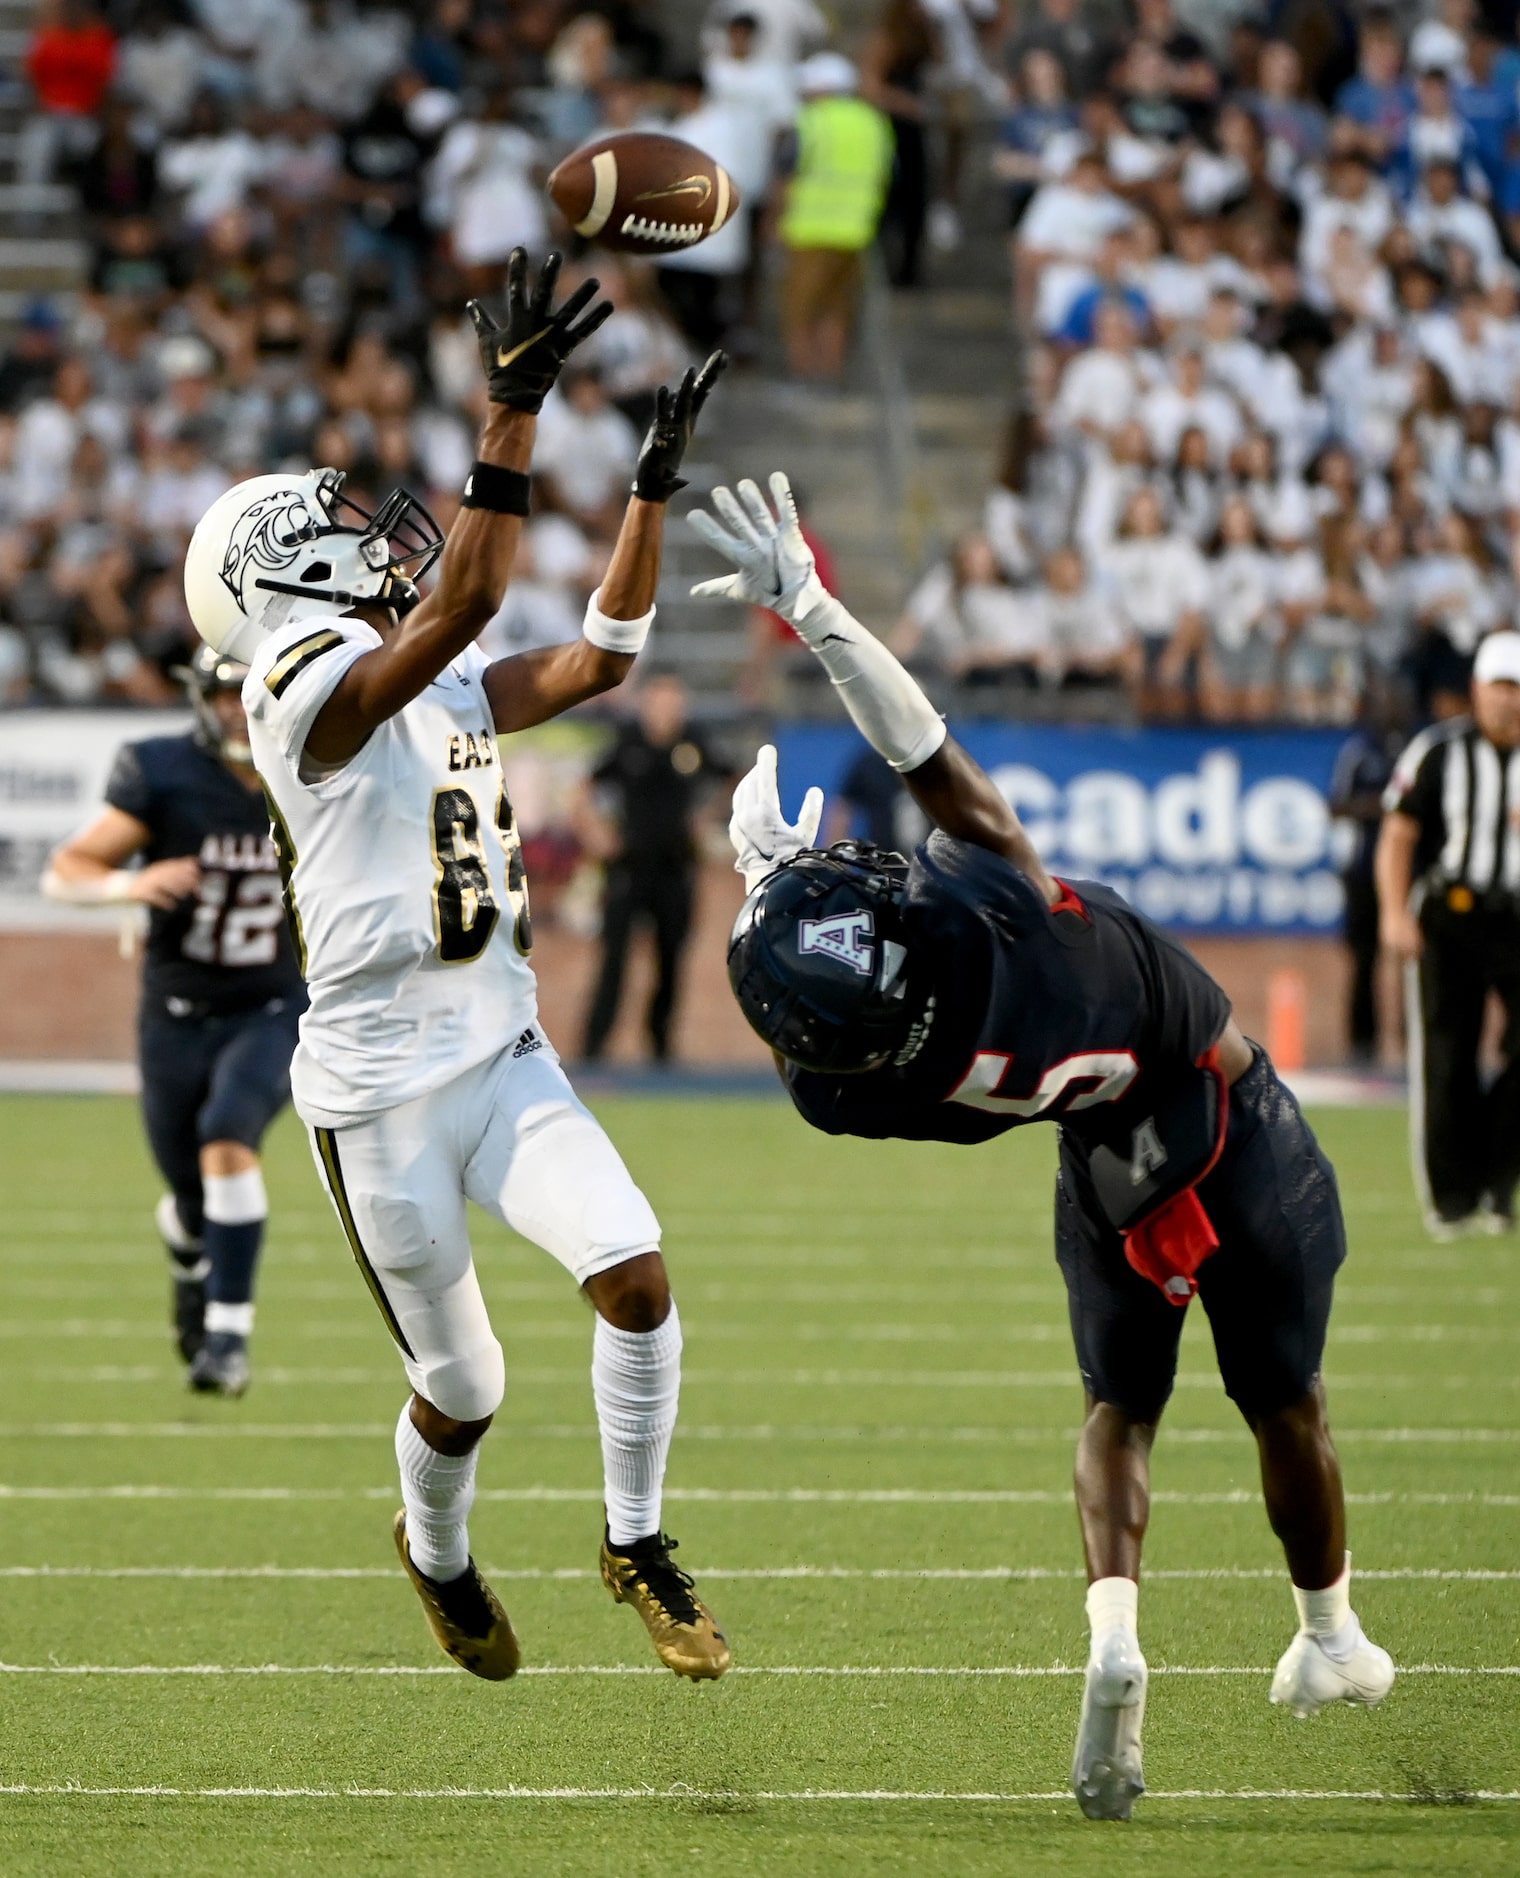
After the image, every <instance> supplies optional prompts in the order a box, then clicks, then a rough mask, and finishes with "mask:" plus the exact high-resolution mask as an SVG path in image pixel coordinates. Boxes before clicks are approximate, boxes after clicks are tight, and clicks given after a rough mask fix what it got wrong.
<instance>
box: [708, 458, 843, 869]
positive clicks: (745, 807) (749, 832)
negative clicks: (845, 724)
mask: <svg viewBox="0 0 1520 1878" xmlns="http://www.w3.org/2000/svg"><path fill="white" fill-rule="evenodd" d="M725 493H726V491H725ZM757 493H758V492H757ZM822 819H823V791H822V790H821V789H809V790H808V792H807V794H806V795H805V796H804V797H803V798H802V813H801V814H800V815H799V816H798V817H797V820H796V821H795V822H788V821H787V819H786V816H785V815H784V814H783V813H782V811H781V792H780V790H779V789H778V787H777V785H776V746H775V744H773V743H764V744H761V746H760V748H759V750H758V752H757V753H756V756H755V767H754V768H753V769H752V770H751V771H750V772H749V774H748V775H747V776H746V777H745V778H744V780H743V781H742V782H741V783H740V784H739V787H738V788H737V789H736V790H735V791H734V812H733V815H732V816H731V817H730V819H729V824H728V838H729V840H730V841H731V842H732V843H733V844H734V852H735V854H737V855H738V857H739V858H738V860H737V861H735V862H734V872H735V873H737V874H742V875H743V876H744V890H745V892H746V893H753V892H754V890H755V889H756V887H758V886H759V885H760V883H761V881H762V880H766V879H768V878H769V877H770V876H771V875H772V874H774V873H775V871H776V869H777V868H778V867H784V866H785V865H786V863H787V862H788V861H790V860H793V859H794V858H795V857H796V856H797V855H799V854H801V852H802V850H803V849H804V848H811V847H812V846H813V845H814V843H815V842H816V841H817V839H818V824H819V822H820V821H821V820H822Z"/></svg>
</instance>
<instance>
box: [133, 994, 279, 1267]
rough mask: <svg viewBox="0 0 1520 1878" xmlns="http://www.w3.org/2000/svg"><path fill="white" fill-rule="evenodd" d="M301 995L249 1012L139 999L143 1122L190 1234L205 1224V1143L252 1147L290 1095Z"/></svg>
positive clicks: (194, 1233)
mask: <svg viewBox="0 0 1520 1878" xmlns="http://www.w3.org/2000/svg"><path fill="white" fill-rule="evenodd" d="M301 1009H302V1006H301V1003H300V1002H299V1001H298V1000H297V999H294V998H277V999H274V1000H273V1001H272V1002H271V1003H269V1004H266V1005H261V1006H259V1007H258V1008H257V1009H255V1010H251V1011H234V1012H230V1013H227V1014H225V1015H215V1016H187V1017H175V1016H172V1015H171V1014H170V1013H169V1011H168V1010H167V1009H166V1008H165V1006H164V1003H163V1000H162V999H150V998H144V1000H143V1006H142V1010H141V1012H140V1014H139V1018H138V1063H139V1066H140V1068H141V1070H142V1112H143V1125H144V1127H145V1128H146V1129H147V1133H148V1143H149V1146H150V1147H151V1148H152V1150H153V1158H154V1160H155V1161H157V1162H158V1165H159V1168H160V1170H161V1171H162V1173H163V1176H164V1179H165V1180H166V1181H167V1182H168V1183H169V1187H170V1189H171V1191H172V1192H173V1194H174V1201H175V1205H176V1206H177V1207H178V1209H179V1217H180V1223H181V1224H182V1225H183V1226H184V1228H185V1230H186V1232H188V1233H189V1234H190V1235H191V1237H192V1238H196V1239H198V1238H199V1237H200V1236H201V1232H202V1229H203V1227H204V1224H205V1219H204V1214H203V1211H202V1199H201V1168H200V1151H201V1149H202V1148H203V1147H204V1146H205V1145H206V1143H207V1142H208V1141H240V1142H242V1144H243V1146H244V1147H246V1148H254V1149H257V1147H258V1145H259V1143H260V1142H261V1141H262V1140H263V1137H264V1131H265V1129H267V1128H268V1126H269V1124H270V1123H271V1122H272V1121H273V1120H274V1118H275V1116H276V1115H278V1114H279V1112H280V1110H281V1109H282V1108H284V1106H285V1104H286V1103H287V1102H288V1101H289V1100H290V1059H291V1056H292V1055H293V1053H294V1051H295V1047H296V1026H297V1024H298V1023H299V1021H300V1016H301Z"/></svg>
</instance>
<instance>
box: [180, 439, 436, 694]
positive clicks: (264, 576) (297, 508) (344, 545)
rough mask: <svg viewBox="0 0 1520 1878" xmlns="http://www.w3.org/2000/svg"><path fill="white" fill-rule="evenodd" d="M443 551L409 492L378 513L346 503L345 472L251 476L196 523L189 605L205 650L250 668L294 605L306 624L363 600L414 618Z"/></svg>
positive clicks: (398, 492) (189, 557) (391, 498)
mask: <svg viewBox="0 0 1520 1878" xmlns="http://www.w3.org/2000/svg"><path fill="white" fill-rule="evenodd" d="M442 552H443V533H442V530H441V529H440V528H439V527H438V524H437V523H436V522H435V521H434V520H433V518H432V516H431V515H429V514H428V512H427V510H426V509H425V508H423V506H422V504H421V503H420V502H418V501H417V500H416V499H415V498H414V497H413V496H410V495H408V494H407V492H406V491H405V490H404V489H394V490H392V491H391V493H390V494H389V495H388V496H387V497H386V498H385V500H384V501H383V502H382V503H381V504H380V506H379V508H378V509H376V510H375V511H374V513H373V514H371V513H370V511H369V510H368V509H365V508H363V507H362V506H361V505H360V504H359V503H357V502H355V501H354V500H353V499H352V498H351V497H349V496H345V495H344V494H343V474H342V472H341V471H340V470H334V469H319V470H309V471H307V472H306V474H305V475H300V476H297V475H277V476H251V477H249V479H248V480H247V482H241V483H238V484H236V485H235V486H234V487H233V488H231V489H229V490H228V491H227V493H226V494H225V495H224V496H218V498H217V499H216V501H215V502H213V503H212V505H211V507H210V508H209V509H207V511H206V513H205V514H204V515H203V516H202V517H201V519H200V521H199V522H198V523H197V524H196V529H195V533H194V534H193V535H192V536H191V537H190V548H189V552H188V553H187V554H186V556H185V599H186V601H187V603H188V605H189V608H190V618H191V619H192V621H193V622H194V624H195V630H196V631H197V632H198V633H199V634H200V636H201V638H202V639H204V640H205V642H206V644H207V645H208V646H211V647H212V648H213V649H214V650H216V651H217V652H221V653H224V654H225V655H226V656H227V657H228V658H232V659H237V660H240V661H241V662H242V663H243V664H245V665H246V664H250V663H251V662H252V660H253V657H254V654H255V653H256V652H257V650H258V646H259V641H260V640H261V639H263V638H264V637H265V636H266V635H267V634H269V633H272V632H278V630H279V629H280V627H281V626H283V625H284V624H285V622H286V620H287V619H289V618H290V616H291V614H292V613H293V612H294V611H295V610H296V608H297V606H299V607H300V611H301V613H302V615H303V616H305V615H307V614H317V615H321V614H324V613H325V614H339V613H347V612H349V611H350V610H351V609H352V608H353V607H355V606H358V605H360V604H362V603H363V602H365V601H378V602H379V603H380V604H381V605H382V606H389V607H390V608H391V609H392V610H393V611H394V612H395V613H396V614H397V615H398V616H399V615H400V614H402V613H406V612H409V611H410V610H411V608H412V607H414V606H415V605H416V604H417V601H418V599H419V597H420V596H419V594H418V591H417V582H418V581H419V580H420V579H421V578H422V576H423V575H424V574H425V573H426V572H427V571H428V569H429V568H430V567H431V566H432V565H433V563H434V562H435V561H436V560H437V559H438V556H439V555H440V554H441V553H442Z"/></svg>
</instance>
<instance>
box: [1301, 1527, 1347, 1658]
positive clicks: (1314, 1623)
mask: <svg viewBox="0 0 1520 1878" xmlns="http://www.w3.org/2000/svg"><path fill="white" fill-rule="evenodd" d="M1293 1602H1294V1603H1295V1604H1296V1605H1297V1606H1298V1627H1299V1629H1300V1630H1302V1631H1306V1632H1307V1633H1308V1635H1309V1636H1311V1637H1314V1638H1317V1639H1318V1641H1319V1643H1320V1646H1321V1647H1322V1648H1323V1650H1324V1652H1325V1654H1326V1656H1328V1657H1331V1658H1332V1659H1336V1660H1339V1661H1342V1662H1343V1661H1344V1660H1345V1659H1346V1658H1347V1657H1348V1656H1350V1654H1351V1652H1352V1651H1353V1650H1354V1649H1355V1648H1356V1643H1357V1638H1358V1637H1359V1636H1360V1634H1361V1626H1360V1625H1359V1624H1358V1623H1357V1621H1356V1613H1355V1612H1354V1611H1353V1610H1352V1608H1351V1554H1350V1553H1349V1552H1348V1553H1347V1554H1346V1568H1345V1570H1344V1571H1343V1572H1342V1573H1341V1575H1340V1577H1339V1578H1337V1579H1336V1581H1335V1583H1334V1584H1333V1585H1326V1586H1325V1588H1324V1590H1323V1591H1305V1590H1303V1589H1302V1588H1301V1587H1300V1586H1298V1585H1295V1586H1294V1587H1293Z"/></svg>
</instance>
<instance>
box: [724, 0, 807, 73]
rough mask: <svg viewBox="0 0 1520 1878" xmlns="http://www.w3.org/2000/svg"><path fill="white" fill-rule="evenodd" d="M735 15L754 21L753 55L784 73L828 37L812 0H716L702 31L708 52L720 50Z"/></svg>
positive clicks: (793, 68) (795, 65) (792, 69)
mask: <svg viewBox="0 0 1520 1878" xmlns="http://www.w3.org/2000/svg"><path fill="white" fill-rule="evenodd" d="M739 13H742V14H744V15H745V16H747V17H748V18H750V19H752V20H754V21H755V25H756V31H755V56H756V57H757V58H761V59H769V60H773V61H774V62H775V63H776V64H777V65H780V66H783V67H784V68H785V69H786V70H787V71H794V70H795V69H796V67H797V66H798V64H799V63H800V62H801V60H802V59H803V58H805V57H806V56H807V54H808V53H809V52H814V51H816V50H817V48H818V47H819V46H821V45H823V44H824V42H825V41H826V40H827V39H828V36H829V30H830V29H829V22H828V20H827V18H826V17H825V16H824V14H823V12H822V10H821V9H820V8H819V7H818V6H817V5H816V4H815V0H718V4H717V5H715V6H714V7H713V8H712V9H711V11H710V12H709V14H708V16H707V24H706V25H705V26H704V27H703V29H702V38H703V42H704V45H705V46H706V48H707V50H708V51H709V52H719V51H721V50H722V48H723V45H724V42H725V39H726V33H725V30H724V29H725V27H726V25H727V23H728V21H729V20H730V19H732V18H733V17H734V15H735V14H739Z"/></svg>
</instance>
